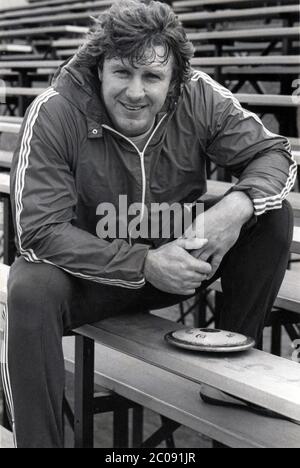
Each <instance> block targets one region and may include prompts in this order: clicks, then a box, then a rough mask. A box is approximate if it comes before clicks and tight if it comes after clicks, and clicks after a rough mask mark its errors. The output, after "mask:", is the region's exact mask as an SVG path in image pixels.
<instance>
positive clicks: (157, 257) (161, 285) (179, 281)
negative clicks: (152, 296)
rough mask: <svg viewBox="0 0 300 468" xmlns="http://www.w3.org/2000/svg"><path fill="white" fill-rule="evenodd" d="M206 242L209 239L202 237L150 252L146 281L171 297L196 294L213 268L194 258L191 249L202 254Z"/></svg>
mask: <svg viewBox="0 0 300 468" xmlns="http://www.w3.org/2000/svg"><path fill="white" fill-rule="evenodd" d="M206 243H207V241H206V240H203V239H198V238H194V239H178V240H176V241H173V242H170V243H169V244H166V245H163V246H162V247H160V248H158V249H156V250H149V252H148V255H147V258H146V263H145V278H146V280H147V281H149V282H150V283H151V284H152V285H153V286H155V287H156V288H158V289H160V290H161V291H165V292H168V293H171V294H180V295H185V296H190V295H192V294H195V292H196V289H197V288H198V287H199V286H200V285H201V283H202V281H204V280H205V279H207V275H210V274H211V271H212V269H211V266H210V265H209V264H208V263H206V262H205V261H203V260H201V259H197V258H194V257H193V256H192V255H191V254H190V253H189V252H188V250H193V251H199V250H200V249H202V248H203V247H204V246H205V245H206Z"/></svg>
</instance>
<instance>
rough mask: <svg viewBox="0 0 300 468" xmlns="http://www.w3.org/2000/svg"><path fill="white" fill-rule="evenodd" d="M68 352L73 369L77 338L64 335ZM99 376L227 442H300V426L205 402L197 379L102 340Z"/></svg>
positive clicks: (127, 394)
mask: <svg viewBox="0 0 300 468" xmlns="http://www.w3.org/2000/svg"><path fill="white" fill-rule="evenodd" d="M64 355H65V361H66V365H67V368H68V369H70V370H71V371H72V370H73V369H74V365H73V362H74V343H73V338H66V339H64ZM95 382H96V383H97V384H98V385H101V386H105V387H106V388H110V389H111V390H113V391H115V392H116V393H118V394H119V395H122V396H123V397H125V398H128V399H130V400H133V401H135V402H137V403H139V404H140V405H142V406H144V407H146V408H149V409H150V410H152V411H155V412H156V413H158V414H162V415H164V416H166V417H169V418H171V419H173V420H175V421H177V422H178V423H180V424H183V425H184V426H187V427H190V428H191V429H193V430H195V431H197V432H199V433H201V434H204V435H206V436H207V437H209V438H212V439H215V440H218V441H219V442H221V443H223V444H225V445H227V446H229V447H235V448H246V447H247V448H250V447H251V448H254V447H256V448H257V447H260V448H262V447H274V448H279V447H299V437H300V434H299V431H300V427H299V426H297V425H295V424H292V423H289V422H286V421H280V420H278V421H274V420H273V419H270V418H266V417H262V416H257V415H255V414H251V413H248V412H245V411H241V410H233V409H227V408H221V407H216V406H210V405H207V404H205V403H203V402H202V401H201V399H200V397H199V390H200V386H199V385H198V384H197V383H194V382H192V381H189V380H186V379H184V378H182V377H179V376H176V375H174V374H171V373H170V372H167V371H164V370H162V369H159V368H157V367H155V366H152V365H150V364H147V363H145V362H141V361H140V360H138V359H136V358H133V357H130V356H128V355H124V354H123V353H121V352H118V351H116V350H113V349H111V348H108V347H106V346H103V345H102V344H99V343H98V344H96V352H95ZM158 383H159V384H158ZM274 424H276V430H274Z"/></svg>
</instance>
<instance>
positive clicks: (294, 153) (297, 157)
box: [293, 151, 300, 166]
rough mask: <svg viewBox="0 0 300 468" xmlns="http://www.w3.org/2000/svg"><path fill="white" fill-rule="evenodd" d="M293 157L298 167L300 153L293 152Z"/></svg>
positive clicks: (299, 164)
mask: <svg viewBox="0 0 300 468" xmlns="http://www.w3.org/2000/svg"><path fill="white" fill-rule="evenodd" d="M293 156H294V159H295V161H296V163H297V164H298V166H300V151H293Z"/></svg>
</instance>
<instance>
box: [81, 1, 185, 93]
mask: <svg viewBox="0 0 300 468" xmlns="http://www.w3.org/2000/svg"><path fill="white" fill-rule="evenodd" d="M94 21H95V24H94V25H93V26H92V28H91V29H90V31H89V33H88V35H87V38H86V41H85V43H84V44H83V45H82V46H81V47H80V48H79V50H78V52H77V62H78V63H80V64H81V65H83V66H88V67H94V66H97V67H100V68H102V66H103V62H104V59H105V58H109V59H110V58H121V59H127V60H128V61H129V63H130V64H131V65H132V66H136V65H137V64H140V65H141V64H143V65H145V64H148V63H152V62H153V61H154V60H155V58H156V53H155V47H157V46H163V48H164V54H163V56H162V57H160V60H161V61H162V62H163V63H164V62H167V61H168V59H169V57H170V56H171V55H173V57H174V69H173V76H172V86H171V87H170V88H171V89H172V91H171V93H172V96H169V97H172V98H173V99H172V100H174V99H175V100H176V98H177V96H178V95H179V93H180V90H181V87H182V85H183V84H184V83H186V82H187V81H188V80H189V78H190V76H191V66H190V60H191V58H192V56H193V54H194V48H193V45H192V43H191V42H189V41H188V39H187V36H186V33H185V31H184V28H183V26H182V24H181V22H180V21H179V19H178V17H177V16H176V15H175V13H174V12H173V11H172V9H171V8H170V7H169V6H168V5H166V4H164V3H161V2H157V1H153V0H120V1H118V2H115V3H113V5H112V6H111V8H109V9H108V10H106V11H104V12H103V13H102V14H101V15H100V16H99V17H98V18H94ZM149 52H150V53H149Z"/></svg>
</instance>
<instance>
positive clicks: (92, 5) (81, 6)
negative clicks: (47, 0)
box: [2, 0, 109, 19]
mask: <svg viewBox="0 0 300 468" xmlns="http://www.w3.org/2000/svg"><path fill="white" fill-rule="evenodd" d="M77 2H78V0H77ZM107 6H109V5H107V2H104V3H103V0H99V1H87V2H80V3H74V4H63V5H58V6H51V7H47V6H46V7H45V6H44V7H39V8H32V9H30V10H28V9H24V8H22V9H19V10H15V11H7V12H4V13H2V17H3V18H5V19H6V18H7V19H9V18H19V17H20V16H21V17H22V18H23V17H27V16H31V17H33V16H42V15H51V14H54V13H64V12H68V11H69V12H71V11H78V10H84V11H86V10H88V9H90V10H92V11H97V10H103V9H104V8H107Z"/></svg>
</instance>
